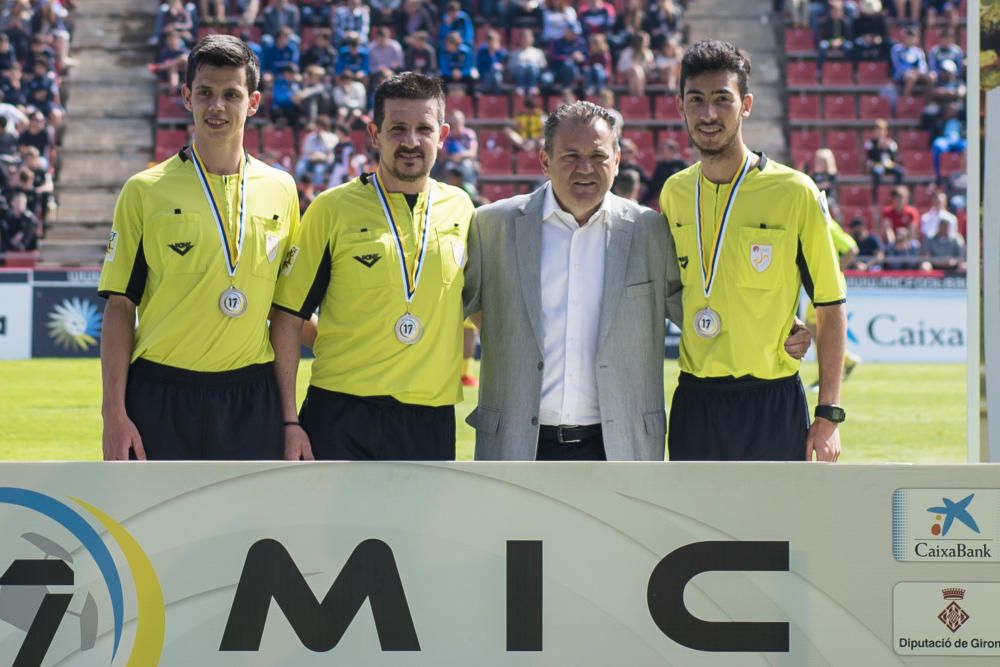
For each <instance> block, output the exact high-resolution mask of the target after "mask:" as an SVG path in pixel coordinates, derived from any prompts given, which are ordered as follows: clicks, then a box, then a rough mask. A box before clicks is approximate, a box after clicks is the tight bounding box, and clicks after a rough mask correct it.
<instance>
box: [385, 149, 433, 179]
mask: <svg viewBox="0 0 1000 667" xmlns="http://www.w3.org/2000/svg"><path fill="white" fill-rule="evenodd" d="M415 157H419V158H420V159H421V160H422V161H423V166H415V167H413V170H406V171H404V170H403V169H400V168H399V167H398V166H397V165H398V164H399V162H400V161H402V160H405V159H407V158H415ZM384 166H385V169H386V171H388V172H389V174H390V175H391V176H392V177H393V178H394V179H396V180H397V181H404V182H412V181H419V180H420V179H422V178H426V177H427V176H429V175H430V173H431V165H429V164H428V160H427V156H426V155H424V153H423V152H422V151H412V152H408V151H396V153H395V154H394V155H393V161H392V164H391V165H390V164H386V165H384Z"/></svg>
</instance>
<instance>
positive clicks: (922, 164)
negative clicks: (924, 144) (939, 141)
mask: <svg viewBox="0 0 1000 667" xmlns="http://www.w3.org/2000/svg"><path fill="white" fill-rule="evenodd" d="M899 155H900V162H902V163H903V167H904V168H905V169H906V175H907V176H911V177H914V176H916V177H920V176H925V177H926V176H933V175H934V163H933V162H931V152H930V151H900V152H899Z"/></svg>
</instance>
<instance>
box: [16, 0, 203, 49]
mask: <svg viewBox="0 0 1000 667" xmlns="http://www.w3.org/2000/svg"><path fill="white" fill-rule="evenodd" d="M168 30H173V31H175V32H177V33H178V34H180V36H181V39H183V40H184V41H185V42H186V43H187V44H193V43H194V17H193V16H192V15H191V11H190V10H189V9H188V8H187V7H186V6H185V5H184V0H169V1H168V2H166V3H164V4H162V5H160V11H159V12H158V13H157V15H156V24H155V25H154V27H153V38H152V40H150V41H152V42H153V44H160V43H161V42H162V41H163V38H164V37H165V36H166V34H167V31H168ZM4 32H6V33H7V34H8V36H10V35H11V26H9V25H8V26H7V27H5V28H4ZM22 32H23V29H22ZM11 44H12V45H13V46H14V51H15V52H16V53H17V54H18V59H19V60H23V59H24V57H25V56H26V55H27V54H26V53H25V54H22V53H21V52H20V51H18V45H17V43H16V41H15V40H14V38H13V36H11ZM24 46H25V49H26V48H27V42H25V44H24Z"/></svg>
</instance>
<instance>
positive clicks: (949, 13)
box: [921, 0, 962, 29]
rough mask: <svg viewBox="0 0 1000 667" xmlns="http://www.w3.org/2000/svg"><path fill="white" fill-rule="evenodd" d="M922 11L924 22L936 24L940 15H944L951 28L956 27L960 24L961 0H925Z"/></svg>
mask: <svg viewBox="0 0 1000 667" xmlns="http://www.w3.org/2000/svg"><path fill="white" fill-rule="evenodd" d="M922 5H923V6H922V7H921V9H922V11H923V17H924V23H926V24H927V25H934V24H935V23H937V21H938V17H939V16H944V17H945V20H946V21H947V22H948V27H949V28H950V29H955V27H956V26H957V25H958V19H959V15H958V14H959V12H958V10H959V7H961V5H962V3H961V2H960V0H923V3H922Z"/></svg>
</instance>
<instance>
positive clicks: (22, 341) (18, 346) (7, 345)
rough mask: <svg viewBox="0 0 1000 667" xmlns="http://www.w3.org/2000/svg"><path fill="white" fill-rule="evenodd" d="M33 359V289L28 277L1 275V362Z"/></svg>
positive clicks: (22, 274) (23, 274)
mask: <svg viewBox="0 0 1000 667" xmlns="http://www.w3.org/2000/svg"><path fill="white" fill-rule="evenodd" d="M29 357H31V285H29V284H28V274H27V273H16V272H9V273H8V272H4V273H2V274H0V359H27V358H29Z"/></svg>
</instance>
